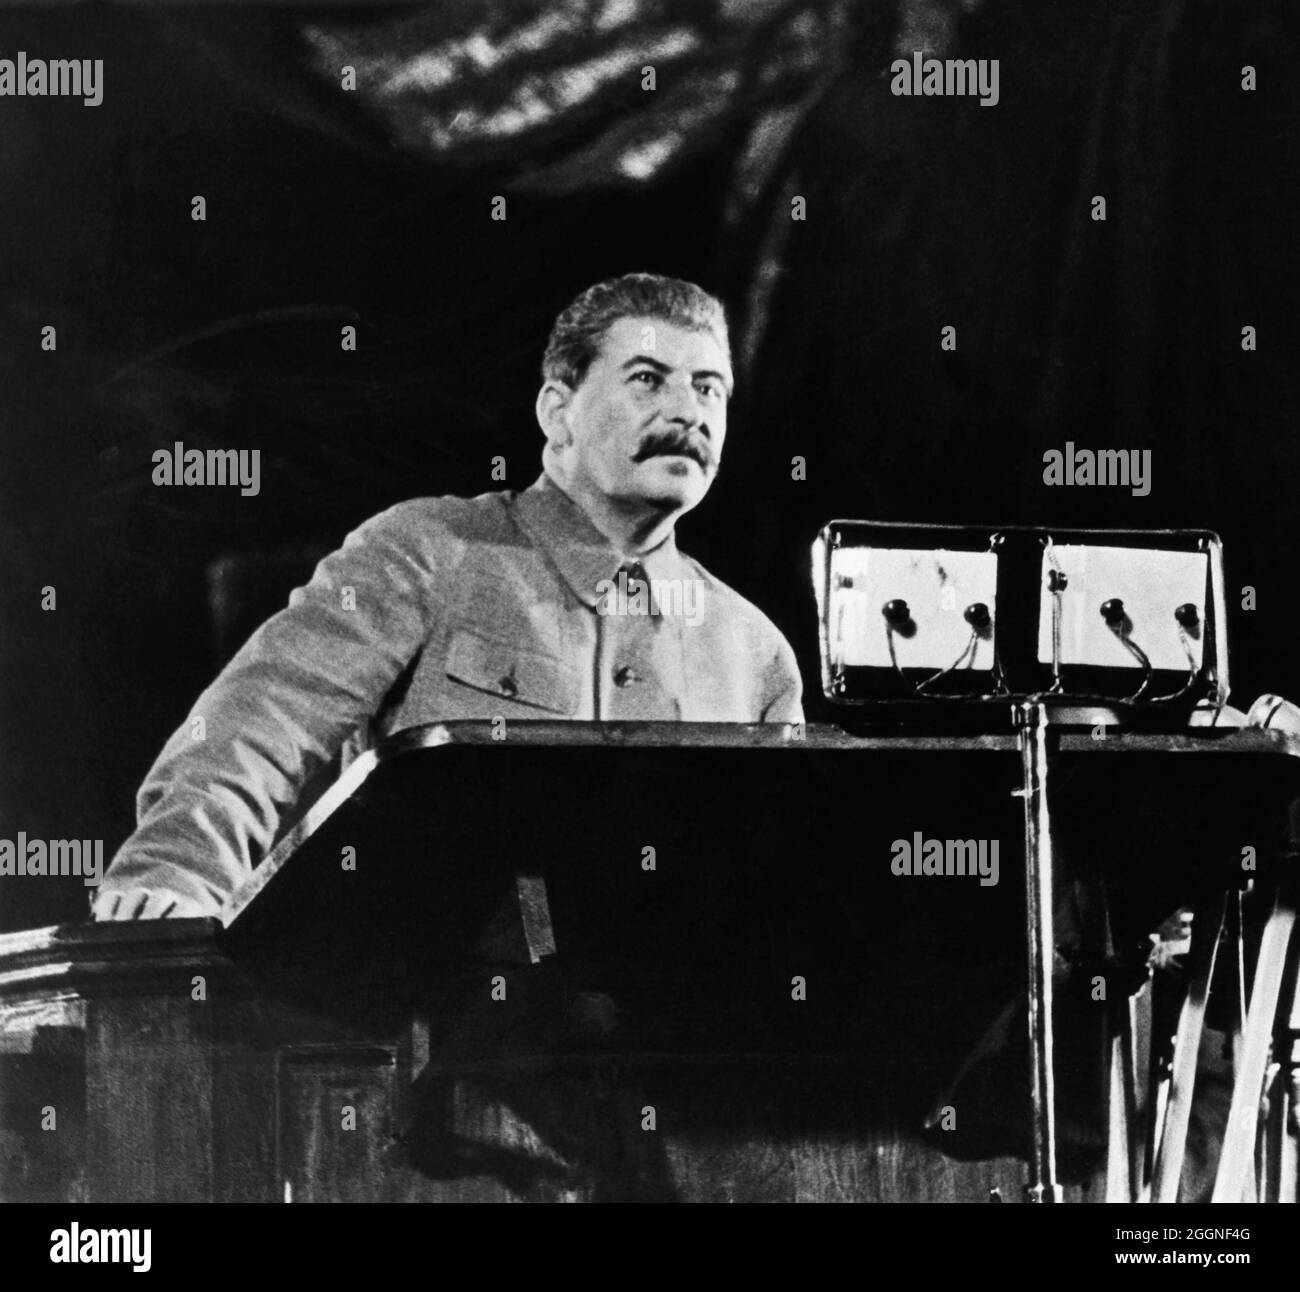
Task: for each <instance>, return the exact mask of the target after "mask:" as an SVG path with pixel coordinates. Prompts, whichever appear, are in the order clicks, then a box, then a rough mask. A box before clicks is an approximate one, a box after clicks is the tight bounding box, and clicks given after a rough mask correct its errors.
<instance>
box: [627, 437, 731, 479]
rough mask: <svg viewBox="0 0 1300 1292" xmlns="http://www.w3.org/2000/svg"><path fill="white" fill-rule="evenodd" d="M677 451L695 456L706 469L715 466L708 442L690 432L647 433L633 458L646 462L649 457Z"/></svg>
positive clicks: (636, 460) (688, 455) (663, 455)
mask: <svg viewBox="0 0 1300 1292" xmlns="http://www.w3.org/2000/svg"><path fill="white" fill-rule="evenodd" d="M676 453H680V454H684V455H685V456H686V457H688V458H694V459H695V461H696V462H698V463H699V464H700V466H701V467H703V468H704V469H705V470H706V471H707V470H708V469H709V468H710V467H712V466H713V454H712V452H711V451H710V450H709V445H708V442H707V441H706V440H702V439H700V437H699V436H697V435H691V434H690V433H689V432H684V433H683V432H678V433H674V432H672V431H660V432H657V433H655V434H651V435H647V436H646V438H645V439H644V440H642V441H641V447H640V448H639V449H637V451H636V455H635V456H634V457H633V459H632V460H633V461H634V462H644V461H646V460H647V459H648V458H658V457H666V456H668V455H669V454H676Z"/></svg>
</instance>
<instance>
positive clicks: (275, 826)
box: [93, 274, 802, 920]
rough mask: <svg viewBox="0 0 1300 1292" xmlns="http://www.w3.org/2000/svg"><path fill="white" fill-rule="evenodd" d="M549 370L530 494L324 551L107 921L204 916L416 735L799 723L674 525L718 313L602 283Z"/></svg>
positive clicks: (785, 686)
mask: <svg viewBox="0 0 1300 1292" xmlns="http://www.w3.org/2000/svg"><path fill="white" fill-rule="evenodd" d="M542 376H543V380H542V386H541V389H540V391H539V393H538V396H537V401H536V415H537V420H538V423H539V425H540V426H541V429H542V432H543V435H544V436H545V446H544V449H543V454H542V467H543V470H542V474H541V475H540V476H539V477H538V479H537V481H536V482H535V483H534V484H533V485H531V486H530V487H529V488H527V489H524V490H522V491H514V490H505V491H499V492H492V493H484V494H480V495H479V496H478V497H476V498H456V497H436V498H418V499H414V500H412V501H409V502H405V503H401V504H399V505H397V506H395V507H392V508H390V509H389V510H388V511H386V512H383V513H382V514H381V515H379V516H376V517H374V518H373V519H371V520H370V521H368V522H366V523H365V524H364V525H362V526H361V527H360V528H359V529H357V530H356V531H355V532H353V533H352V534H350V535H349V536H348V537H347V539H346V540H345V542H344V544H343V546H342V548H340V549H339V550H338V551H336V552H334V553H333V554H332V555H330V556H328V557H326V558H325V559H324V560H323V561H322V562H321V563H320V565H319V566H318V567H317V569H316V571H315V573H314V575H313V577H312V579H311V581H310V582H309V583H308V584H307V585H306V586H305V587H302V588H298V589H295V591H294V592H293V593H292V595H291V596H290V599H289V605H288V606H287V608H286V609H284V610H282V611H281V612H280V613H279V614H277V615H275V616H274V617H273V618H272V619H270V620H269V621H268V622H267V623H266V624H264V625H263V626H262V627H261V628H260V629H259V630H258V631H257V632H256V633H254V634H253V636H252V637H251V638H250V639H249V641H248V642H247V643H246V644H245V645H244V646H243V648H242V649H241V650H240V651H239V652H238V654H237V655H236V656H235V657H234V659H233V660H231V662H230V663H229V665H227V667H226V668H225V669H224V670H223V671H222V673H221V675H220V676H219V677H218V678H217V679H216V681H214V682H213V683H212V685H211V686H209V687H208V689H207V690H206V691H205V692H204V693H203V694H202V695H201V696H200V697H199V699H198V701H197V702H196V704H195V706H194V708H193V711H192V713H191V715H190V717H189V718H188V719H187V720H186V722H185V723H184V724H182V726H181V727H180V729H179V730H178V731H176V733H175V734H174V735H173V736H172V737H171V739H170V740H169V741H168V742H167V744H166V746H165V747H164V749H163V751H162V753H161V754H160V755H159V757H158V759H157V761H156V762H155V763H154V765H153V767H152V768H151V769H150V771H149V773H148V775H147V776H146V778H145V781H144V784H143V785H142V787H141V789H140V793H139V798H138V804H137V806H138V821H137V828H136V830H135V833H134V834H132V835H131V837H130V838H129V839H128V840H127V841H126V843H125V844H124V845H123V846H122V848H121V849H120V851H119V852H118V854H117V856H116V858H115V859H114V861H113V863H112V865H111V866H110V868H109V870H108V872H107V874H106V876H105V878H104V880H103V883H102V884H101V886H100V888H99V891H98V894H97V896H96V898H95V900H94V905H93V913H94V916H95V918H97V919H101V920H112V919H146V918H159V917H184V916H199V915H212V914H215V913H217V912H218V911H219V910H220V909H221V906H222V904H223V902H224V901H225V899H226V898H227V897H228V896H229V895H230V894H231V893H232V892H233V891H234V890H235V888H236V887H237V886H238V885H239V883H240V882H241V881H242V880H243V879H244V878H245V877H246V875H247V874H248V872H249V870H250V869H251V868H252V867H253V866H255V865H257V863H258V862H259V861H260V860H261V859H262V858H263V857H264V856H265V855H266V853H267V852H268V851H269V850H270V848H271V846H272V845H273V844H274V842H275V840H276V839H277V838H278V837H279V836H280V834H281V833H283V830H284V829H285V827H286V826H288V825H289V824H290V823H291V822H292V820H293V819H294V818H295V817H296V816H297V815H298V814H299V812H300V811H301V808H302V806H303V804H304V803H305V802H307V801H309V800H310V798H311V796H312V791H313V786H316V787H319V785H320V784H321V783H322V781H323V780H324V779H326V778H328V777H329V776H330V775H331V773H333V772H334V771H336V770H337V768H338V764H339V762H340V761H344V762H346V761H347V760H348V759H349V758H350V757H354V756H355V754H356V753H357V752H359V751H360V749H362V748H364V747H366V746H367V745H369V744H371V743H373V741H374V740H375V739H376V738H380V737H383V736H387V735H391V734H392V733H394V732H396V731H399V730H402V729H403V728H406V727H411V726H415V725H418V724H421V723H428V722H435V721H444V720H452V719H463V718H477V719H488V720H491V719H494V718H503V719H505V720H506V721H507V722H509V721H516V720H528V719H530V718H531V719H539V718H544V719H545V718H549V719H555V718H569V719H590V720H602V719H603V720H614V721H617V720H624V719H626V720H641V721H656V720H658V721H706V722H707V721H713V722H797V721H800V720H801V718H802V710H801V704H800V700H801V687H800V678H799V672H798V667H797V664H796V662H795V658H794V653H793V651H792V650H791V649H790V646H789V644H788V643H787V642H786V640H785V639H784V637H783V636H782V635H781V634H780V632H779V631H778V630H777V629H776V627H775V626H774V625H773V624H772V623H771V621H770V620H769V619H768V618H767V617H766V616H765V615H764V614H763V613H762V612H761V611H760V610H758V609H757V608H756V607H755V606H753V605H752V604H751V603H750V602H748V601H747V600H745V599H744V598H743V597H741V596H740V595H739V594H738V593H736V592H735V591H733V590H732V589H731V588H729V587H727V585H726V584H724V583H723V582H721V581H720V580H719V579H717V578H715V577H714V576H713V575H711V574H710V573H709V572H708V571H707V570H705V569H704V568H703V567H702V566H701V565H700V564H699V563H698V562H696V561H694V560H692V559H691V558H690V557H688V556H686V555H685V554H683V553H682V552H680V551H678V549H677V546H676V543H675V541H674V537H673V530H674V526H675V525H676V523H677V520H678V518H679V517H680V516H682V515H684V514H685V513H686V512H688V511H690V510H691V509H692V508H693V507H695V506H697V505H698V504H699V503H700V502H701V500H702V499H703V498H704V496H705V495H706V494H707V493H708V491H709V489H710V487H711V486H712V484H713V481H714V479H715V477H716V476H717V472H718V467H719V464H720V462H721V458H722V449H723V444H724V441H725V438H726V432H727V403H728V399H729V397H730V395H731V391H732V384H733V377H732V369H731V359H730V347H729V342H728V335H727V324H726V317H725V313H724V310H723V306H722V304H721V302H719V301H718V300H716V299H715V298H714V297H712V296H710V295H708V294H707V293H706V292H704V291H703V290H702V289H701V288H699V287H697V286H696V285H694V284H692V283H688V282H683V281H681V280H677V279H671V278H664V277H659V276H656V275H651V274H627V275H624V276H623V277H621V278H617V279H611V280H609V281H606V282H602V283H598V284H596V285H594V286H592V287H590V288H588V289H587V290H586V291H584V292H583V293H581V295H579V296H578V297H577V298H576V299H575V300H574V301H573V302H572V303H571V304H570V305H569V306H568V307H567V308H566V309H565V310H564V311H563V312H562V313H561V314H560V315H559V317H558V318H557V319H556V321H555V324H554V326H553V328H552V331H551V335H550V339H549V341H548V344H547V348H546V354H545V358H544V360H543V365H542Z"/></svg>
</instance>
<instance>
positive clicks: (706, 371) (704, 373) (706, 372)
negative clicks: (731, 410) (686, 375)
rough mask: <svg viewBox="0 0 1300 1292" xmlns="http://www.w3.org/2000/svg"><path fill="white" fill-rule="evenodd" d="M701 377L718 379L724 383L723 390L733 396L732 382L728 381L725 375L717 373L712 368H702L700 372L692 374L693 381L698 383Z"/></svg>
mask: <svg viewBox="0 0 1300 1292" xmlns="http://www.w3.org/2000/svg"><path fill="white" fill-rule="evenodd" d="M701 377H716V378H717V379H718V381H719V382H721V383H722V389H723V390H725V391H726V392H727V394H731V382H730V381H728V380H727V378H726V376H725V374H723V373H721V372H715V371H714V370H713V369H712V368H700V369H699V370H698V371H696V372H693V373H691V380H692V381H698V380H699V379H700V378H701Z"/></svg>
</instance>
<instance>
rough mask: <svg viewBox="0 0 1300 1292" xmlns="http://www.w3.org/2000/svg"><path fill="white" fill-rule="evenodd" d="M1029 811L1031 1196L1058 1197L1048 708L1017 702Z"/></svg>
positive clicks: (1038, 1198) (1035, 1198)
mask: <svg viewBox="0 0 1300 1292" xmlns="http://www.w3.org/2000/svg"><path fill="white" fill-rule="evenodd" d="M1015 719H1016V728H1017V736H1018V739H1019V744H1020V765H1021V772H1022V775H1023V786H1022V788H1021V790H1020V791H1019V793H1020V797H1021V799H1022V802H1023V804H1024V814H1025V940H1026V945H1027V946H1028V954H1029V983H1028V1001H1029V1062H1030V1098H1031V1102H1032V1116H1033V1130H1034V1152H1033V1159H1032V1161H1031V1162H1030V1167H1029V1183H1028V1184H1027V1185H1026V1186H1025V1200H1026V1201H1027V1202H1060V1201H1061V1186H1060V1185H1059V1184H1057V1182H1056V1103H1055V1092H1054V1089H1053V1081H1052V962H1053V960H1054V959H1055V955H1056V937H1055V933H1054V931H1053V927H1052V822H1051V817H1050V816H1049V815H1048V808H1047V709H1046V706H1045V705H1043V704H1042V703H1041V702H1039V701H1027V702H1025V703H1023V704H1018V705H1017V706H1016V708H1015Z"/></svg>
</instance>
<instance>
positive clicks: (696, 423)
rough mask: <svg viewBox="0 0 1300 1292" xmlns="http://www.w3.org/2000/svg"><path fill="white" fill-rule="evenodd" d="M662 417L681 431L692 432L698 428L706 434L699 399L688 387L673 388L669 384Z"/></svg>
mask: <svg viewBox="0 0 1300 1292" xmlns="http://www.w3.org/2000/svg"><path fill="white" fill-rule="evenodd" d="M664 416H665V417H667V418H668V420H669V421H670V422H675V423H676V424H677V425H678V426H680V427H681V428H682V429H683V430H687V431H692V430H696V429H697V428H698V429H700V430H703V431H705V432H707V431H708V429H709V428H708V425H707V423H706V422H705V420H704V413H703V410H702V409H701V408H700V403H699V398H698V397H697V395H696V393H695V390H694V389H693V388H692V387H691V386H689V385H686V386H673V385H671V384H670V386H669V390H668V399H667V407H666V408H665V409H664Z"/></svg>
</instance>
